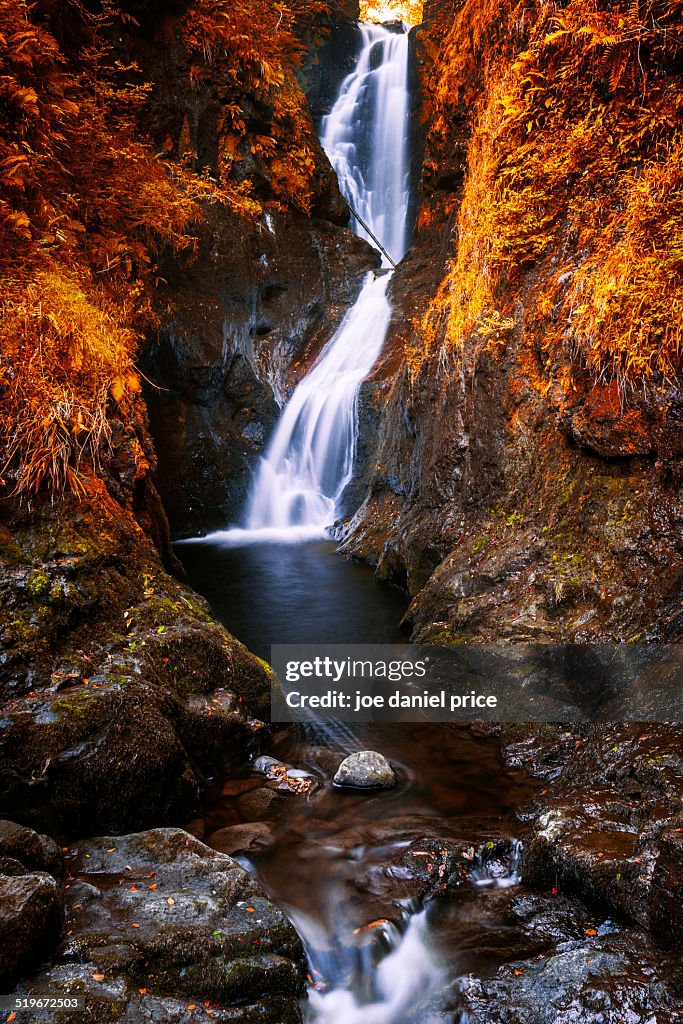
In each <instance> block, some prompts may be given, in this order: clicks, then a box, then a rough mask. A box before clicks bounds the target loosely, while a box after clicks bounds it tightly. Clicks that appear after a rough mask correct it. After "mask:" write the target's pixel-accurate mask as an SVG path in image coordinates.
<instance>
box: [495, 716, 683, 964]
mask: <svg viewBox="0 0 683 1024" xmlns="http://www.w3.org/2000/svg"><path fill="white" fill-rule="evenodd" d="M503 744H504V751H505V756H506V759H507V761H508V764H509V765H511V766H523V767H525V768H527V770H529V771H531V772H532V773H533V774H535V775H537V776H538V777H539V778H541V779H543V780H544V784H545V785H544V789H543V790H542V792H541V793H540V794H539V796H538V797H537V798H536V800H535V801H534V804H533V806H532V807H531V808H530V809H529V815H528V818H527V821H528V825H527V829H528V831H527V834H526V837H525V846H524V857H523V868H522V873H523V878H524V881H525V882H527V883H528V884H530V885H538V886H542V887H544V888H547V887H548V884H549V880H552V884H553V885H555V886H556V887H557V888H559V889H560V890H561V891H566V892H572V893H577V894H579V895H581V896H583V897H585V898H587V899H589V900H590V901H592V902H593V903H595V904H598V905H602V906H604V907H607V908H608V909H609V910H610V911H611V912H613V913H616V914H619V915H620V916H621V917H624V918H627V919H630V920H631V921H632V922H635V923H637V924H638V925H640V926H641V927H644V928H647V929H650V930H651V931H653V932H654V933H655V934H657V935H658V937H659V938H660V939H661V941H663V942H665V943H673V944H676V943H679V942H680V941H681V938H682V937H683V903H682V902H681V898H680V897H681V888H682V886H683V843H682V842H681V836H682V835H683V802H682V800H683V743H682V741H681V735H680V730H679V729H678V728H676V727H674V726H666V725H657V724H655V723H651V724H647V725H637V724H636V725H631V724H623V723H622V724H618V723H615V724H613V725H599V726H591V727H584V728H582V729H573V730H569V729H562V728H560V727H552V726H548V727H541V728H537V727H531V728H529V727H524V728H523V727H507V728H506V730H505V732H504V738H503Z"/></svg>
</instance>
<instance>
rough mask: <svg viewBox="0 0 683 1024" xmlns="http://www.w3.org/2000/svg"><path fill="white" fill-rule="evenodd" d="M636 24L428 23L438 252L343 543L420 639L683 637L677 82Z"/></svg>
mask: <svg viewBox="0 0 683 1024" xmlns="http://www.w3.org/2000/svg"><path fill="white" fill-rule="evenodd" d="M622 8H623V9H622ZM641 14H642V12H641ZM671 16H672V17H673V12H671ZM626 17H627V12H626V8H625V7H624V5H613V7H612V8H610V11H609V12H607V11H604V10H602V9H601V8H599V6H596V5H592V4H585V3H584V4H582V3H570V4H568V5H565V7H564V8H563V10H562V11H560V10H559V8H558V9H555V8H553V10H552V11H547V10H546V9H545V8H541V7H540V6H539V7H536V6H533V7H532V8H527V7H524V6H523V5H522V6H518V5H516V4H514V3H510V4H505V5H502V6H500V5H481V4H472V3H463V4H457V5H443V4H436V3H434V4H429V3H427V4H426V6H425V25H424V26H423V27H422V28H420V29H419V30H418V31H417V33H416V49H417V53H418V55H419V62H420V71H421V79H422V86H423V94H424V108H423V114H422V117H423V121H424V122H425V123H427V124H428V126H429V131H428V140H427V152H426V157H425V163H424V169H423V175H422V196H421V200H422V207H421V214H420V220H419V225H418V237H417V242H416V245H415V246H414V248H413V249H412V250H411V252H410V253H409V254H408V255H407V257H406V259H405V260H404V261H403V263H402V264H401V266H400V267H399V269H398V271H397V273H396V276H395V279H394V282H393V284H392V292H393V299H394V303H395V307H396V312H395V317H394V329H393V334H392V336H391V339H390V341H389V342H388V344H387V347H386V352H385V357H384V360H383V362H382V363H381V365H380V366H379V367H378V368H377V369H376V372H375V375H374V381H373V382H370V383H368V384H367V385H366V386H365V391H364V400H363V413H362V415H363V421H364V422H365V423H367V424H368V428H369V432H370V433H371V434H372V435H373V436H374V437H375V441H374V443H373V444H371V445H370V447H369V449H367V448H366V451H365V461H364V465H363V466H362V467H361V468H360V470H359V473H360V476H361V479H362V486H361V487H359V488H358V489H357V493H360V492H361V491H362V490H363V489H364V488H367V493H366V498H365V500H364V502H363V504H362V506H361V508H360V510H359V511H358V512H357V513H356V514H355V515H354V516H353V517H352V518H350V520H347V521H346V522H345V523H344V524H343V525H342V526H341V535H342V537H343V540H344V543H343V550H344V551H346V552H347V553H348V554H350V555H352V556H353V557H355V558H361V559H365V560H368V561H370V562H372V563H373V564H375V565H376V566H377V576H378V578H380V579H385V580H389V581H391V582H393V583H396V584H398V585H399V586H402V587H405V588H406V589H407V590H408V592H409V594H410V595H411V596H412V598H413V601H412V604H411V606H410V609H409V611H408V613H407V615H406V619H405V625H406V628H408V629H409V630H410V631H411V632H412V636H413V638H415V639H420V640H427V639H432V640H435V641H438V642H452V643H458V642H463V641H470V640H497V639H506V640H518V641H520V640H527V641H534V640H537V641H539V642H542V641H551V642H553V641H558V640H563V639H569V640H576V641H581V642H590V641H595V640H600V639H607V638H610V639H618V640H654V639H674V638H676V637H680V630H681V618H680V616H681V604H680V598H681V539H682V538H683V529H682V528H681V527H682V524H683V520H682V519H681V490H680V482H681V469H682V463H681V455H682V454H683V436H682V431H681V415H682V413H681V394H680V350H679V348H678V341H677V340H676V338H677V330H678V328H677V324H676V319H675V314H674V313H673V310H674V309H675V308H676V304H677V302H678V301H679V296H680V289H681V277H680V266H679V265H678V263H677V262H676V261H677V259H678V257H677V256H676V254H675V253H672V252H671V250H670V248H669V245H670V243H669V242H668V241H667V239H668V238H670V237H671V236H670V234H669V232H671V231H672V230H673V226H674V225H675V224H677V225H678V229H677V230H680V209H679V207H678V206H677V202H678V200H677V199H676V196H677V195H679V193H680V187H681V183H680V165H679V164H677V162H676V158H674V155H673V153H674V151H675V152H678V150H677V149H676V147H677V146H678V145H679V144H680V135H679V131H680V129H679V128H678V129H675V130H673V131H672V128H671V127H669V125H673V120H671V119H672V118H674V116H675V115H674V110H675V109H677V103H678V100H677V98H676V97H677V96H678V95H679V94H680V85H681V67H680V57H679V54H678V49H677V47H676V46H674V47H672V48H671V49H668V48H667V45H666V39H665V34H661V35H660V34H658V32H655V33H654V35H648V27H647V20H646V19H645V18H643V19H642V20H639V21H638V24H637V25H634V26H631V28H630V29H628V31H627V29H626V27H625V25H626V22H625V21H624V19H625V18H626ZM620 19H621V20H620ZM663 31H664V30H663V29H662V33H663ZM638 41H640V42H638ZM638 61H640V62H641V63H640V64H638ZM567 69H571V74H572V77H571V78H570V77H569V70H567ZM644 83H645V84H644ZM643 90H645V92H643ZM569 109H571V116H570V115H569V114H568V113H567V114H566V116H565V112H566V111H567V110H569ZM655 123H656V124H657V125H658V126H659V128H658V129H657V130H655ZM664 136H666V137H667V138H668V140H669V141H668V143H666V144H663V142H662V138H663V137H664ZM670 147H673V149H671V148H670ZM645 245H649V246H650V247H651V248H652V250H654V252H655V253H656V254H657V256H656V259H657V265H656V266H655V267H654V268H653V265H652V261H651V260H649V258H648V257H647V256H646V255H645V252H646V250H645V249H644V248H642V247H643V246H645ZM620 260H623V263H624V266H622V264H621V263H620ZM653 279H654V281H656V285H654V284H653ZM634 296H637V303H639V304H640V305H639V306H638V308H633V303H634V302H636V299H635V298H634ZM660 298H661V302H660ZM619 303H621V309H622V310H623V315H622V316H621V318H620V317H619V315H618V314H615V313H614V312H613V310H614V309H615V308H616V309H619V308H620V307H619ZM629 318H631V319H629ZM636 336H637V339H638V340H636ZM601 346H602V348H601Z"/></svg>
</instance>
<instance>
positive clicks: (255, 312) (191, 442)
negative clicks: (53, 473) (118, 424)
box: [142, 158, 378, 537]
mask: <svg viewBox="0 0 683 1024" xmlns="http://www.w3.org/2000/svg"><path fill="white" fill-rule="evenodd" d="M325 159H326V158H325ZM328 166H329V165H328ZM199 233H200V238H199V254H198V257H197V259H196V260H195V261H193V263H192V264H191V265H190V266H187V265H185V264H183V266H182V267H178V266H176V265H172V266H170V267H169V268H167V269H165V271H164V276H165V277H166V278H167V280H168V283H169V288H170V289H172V294H173V307H174V312H173V314H172V315H171V316H168V315H164V322H163V328H162V330H161V331H160V332H159V333H158V335H157V336H156V337H155V338H154V339H153V340H152V342H151V344H150V345H149V347H148V349H147V351H146V353H145V356H144V359H143V364H142V365H143V370H144V372H145V374H146V375H147V376H148V377H149V378H150V379H151V380H154V382H155V384H158V385H160V386H161V390H158V389H154V388H149V389H148V391H147V392H146V396H145V397H146V401H147V405H148V408H149V414H150V424H151V429H152V434H153V436H154V437H155V438H157V439H158V442H159V443H158V459H159V478H158V483H159V489H160V493H161V496H162V499H163V502H164V507H165V508H166V511H167V513H168V517H169V520H170V522H171V526H172V528H173V531H174V534H175V535H176V536H180V537H187V536H194V535H196V534H197V533H198V532H205V531H207V530H212V529H223V528H225V527H226V525H227V524H228V523H231V522H239V521H240V517H241V515H242V513H243V509H244V506H245V500H246V495H247V492H248V488H249V485H250V482H251V479H252V475H253V469H254V467H255V465H256V462H257V461H258V458H259V456H260V454H261V453H262V452H263V450H264V447H265V445H266V444H267V442H268V439H269V437H270V434H271V433H272V429H273V426H274V424H275V422H276V420H277V417H278V415H279V410H280V407H281V406H282V404H283V403H284V401H285V400H286V397H287V396H288V395H289V393H290V392H291V389H292V387H293V386H294V385H295V384H296V382H297V381H298V380H299V378H300V377H301V375H302V374H303V373H304V372H305V371H306V369H307V367H308V366H309V365H310V362H311V360H312V359H313V358H315V356H316V355H317V354H318V352H319V351H320V349H321V347H322V346H323V345H324V344H325V342H326V341H327V340H328V339H329V338H330V337H331V335H332V333H333V332H334V330H335V328H336V327H337V326H338V324H339V323H340V322H341V320H342V318H343V316H344V314H345V312H346V311H347V309H348V308H349V306H351V305H352V304H353V302H354V301H355V299H356V298H357V296H358V294H359V292H360V289H361V287H362V283H363V280H364V277H365V275H366V273H367V272H368V270H370V269H371V268H372V267H374V266H376V265H377V262H378V258H377V254H376V253H375V252H374V250H372V249H371V248H370V246H369V245H366V243H365V242H363V241H362V240H361V239H359V238H358V237H357V236H355V235H354V234H353V233H352V232H351V231H350V230H349V229H348V228H345V227H340V226H338V225H334V224H331V223H330V222H329V221H325V220H319V219H317V218H315V217H314V218H308V217H305V216H303V215H300V214H294V213H284V212H280V211H276V210H271V211H268V212H267V213H266V214H265V215H264V216H262V217H260V218H258V219H257V220H256V221H252V220H247V219H245V218H242V217H239V216H237V215H230V214H229V213H227V212H226V211H225V209H222V210H221V211H218V210H217V209H216V210H213V209H212V208H209V209H207V211H206V218H205V221H204V223H203V225H202V226H201V228H200V232H199Z"/></svg>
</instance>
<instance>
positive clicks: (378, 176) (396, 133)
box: [321, 25, 410, 263]
mask: <svg viewBox="0 0 683 1024" xmlns="http://www.w3.org/2000/svg"><path fill="white" fill-rule="evenodd" d="M361 33H362V37H363V48H362V50H361V54H360V57H359V59H358V65H357V67H356V69H355V71H353V72H352V73H351V74H350V75H349V76H348V78H346V79H345V80H344V82H343V83H342V87H341V91H340V93H339V98H338V99H337V102H336V103H335V105H334V107H333V108H332V110H331V112H330V114H329V115H328V116H327V117H326V118H325V119H324V121H323V126H322V138H321V142H322V145H323V149H324V150H325V152H326V153H327V155H328V157H329V158H330V163H331V164H332V166H333V167H334V169H335V171H336V172H337V177H338V178H339V187H340V189H341V191H342V193H343V195H344V196H345V198H346V199H347V200H348V202H349V204H350V206H351V208H352V210H355V211H356V212H357V213H358V214H359V216H360V217H361V218H362V219H363V220H364V221H365V223H366V224H367V225H368V227H369V228H370V229H371V230H372V232H373V234H374V235H375V236H376V237H377V238H378V239H379V241H380V242H381V243H382V245H383V246H384V248H385V249H386V250H387V252H388V253H389V255H390V256H391V258H392V259H393V261H394V262H395V263H398V261H399V260H400V259H401V258H402V256H403V255H404V254H405V251H406V218H407V213H408V201H409V197H410V196H409V193H410V171H409V165H408V132H407V125H408V35H407V33H405V32H390V31H389V30H388V29H386V28H383V27H382V26H381V25H361ZM354 227H355V230H356V232H357V234H359V235H361V237H363V238H365V239H366V240H367V241H368V242H370V243H371V244H372V243H373V240H372V238H371V237H370V236H369V235H368V234H367V232H366V231H365V229H364V228H363V226H362V224H360V223H359V222H358V221H356V219H355V218H354Z"/></svg>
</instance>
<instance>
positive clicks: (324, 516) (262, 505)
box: [211, 25, 409, 544]
mask: <svg viewBox="0 0 683 1024" xmlns="http://www.w3.org/2000/svg"><path fill="white" fill-rule="evenodd" d="M361 33H362V40H363V46H362V50H361V53H360V56H359V59H358V64H357V66H356V68H355V70H354V71H353V72H352V73H351V74H350V75H349V76H348V77H347V78H346V79H345V80H344V82H343V83H342V86H341V89H340V93H339V98H338V99H337V101H336V103H335V105H334V107H333V108H332V110H331V112H330V114H329V115H328V116H327V117H326V118H325V120H324V123H323V129H322V140H321V141H322V144H323V147H324V148H325V151H326V152H327V154H328V156H329V158H330V161H331V163H332V165H333V166H334V168H335V169H336V171H337V174H338V177H339V187H340V189H341V191H342V193H343V194H344V195H345V197H346V198H347V199H348V201H349V203H350V204H351V206H352V207H353V209H354V210H356V211H357V213H358V214H359V216H360V217H361V218H362V219H363V220H364V221H365V222H366V224H367V225H368V227H369V228H370V230H371V231H372V233H373V234H374V235H375V236H376V237H377V239H378V240H379V241H380V243H381V244H382V246H384V248H385V249H387V251H388V252H389V253H390V255H391V257H392V259H394V260H395V261H398V260H399V259H400V258H401V257H402V256H403V255H404V252H405V248H406V215H407V209H408V200H409V169H408V125H407V116H408V36H407V35H406V33H405V32H391V31H389V30H388V29H385V28H383V27H382V26H381V25H361ZM353 223H354V226H355V229H356V231H357V233H358V234H361V235H363V236H365V237H367V236H366V233H365V231H364V229H363V228H362V227H361V225H360V224H358V222H357V221H356V220H355V218H354V221H353ZM370 241H371V244H372V240H371V239H370ZM388 284H389V276H388V275H387V274H386V273H383V274H381V275H378V276H375V274H372V273H370V274H368V276H367V278H366V280H365V283H364V285H363V288H362V290H361V292H360V295H359V296H358V299H357V300H356V303H355V305H354V306H353V308H352V309H351V310H350V311H349V312H348V313H347V315H346V316H345V317H344V319H343V321H342V323H341V324H340V326H339V328H338V329H337V331H336V332H335V334H334V336H333V337H332V338H331V339H330V341H329V342H328V343H327V345H326V346H325V348H324V349H323V351H322V352H321V354H320V356H319V357H318V359H317V360H316V362H315V364H314V365H313V367H312V369H311V370H310V371H309V372H308V374H307V375H306V376H305V377H304V378H303V380H301V381H300V382H299V384H298V385H297V387H296V388H295V390H294V392H293V394H292V396H291V398H290V400H289V402H288V403H287V404H286V406H285V407H284V409H283V411H282V414H281V416H280V420H279V421H278V424H277V426H276V428H275V432H274V434H273V437H272V439H271V441H270V444H269V445H268V449H267V451H266V453H265V455H264V456H263V457H262V458H261V460H260V462H259V465H258V469H257V472H256V476H255V478H254V482H253V485H252V489H251V493H250V495H249V499H248V503H247V513H246V523H245V527H246V528H245V529H234V530H228V531H221V532H220V533H218V534H212V535H211V536H212V539H214V540H220V541H222V542H224V543H227V544H242V543H250V542H258V541H268V540H271V541H273V540H274V541H296V540H307V539H313V538H315V537H324V536H326V531H327V528H328V527H330V526H331V525H332V524H333V523H334V520H335V518H336V512H337V508H338V505H339V499H340V498H341V495H342V493H343V491H344V488H345V487H346V485H347V484H348V483H349V481H350V479H351V475H352V472H353V462H354V457H355V452H356V440H357V397H358V389H359V387H360V385H361V383H362V381H363V380H364V379H365V378H366V377H367V376H368V374H369V373H370V371H371V370H372V367H373V366H374V364H375V362H376V360H377V358H378V356H379V354H380V352H381V350H382V345H383V344H384V339H385V337H386V333H387V328H388V326H389V320H390V316H391V307H390V305H389V302H388V300H387V296H386V292H387V286H388Z"/></svg>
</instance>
